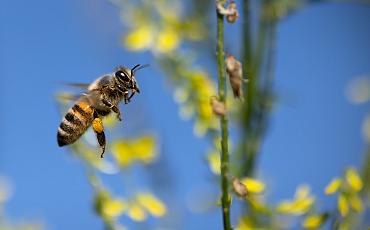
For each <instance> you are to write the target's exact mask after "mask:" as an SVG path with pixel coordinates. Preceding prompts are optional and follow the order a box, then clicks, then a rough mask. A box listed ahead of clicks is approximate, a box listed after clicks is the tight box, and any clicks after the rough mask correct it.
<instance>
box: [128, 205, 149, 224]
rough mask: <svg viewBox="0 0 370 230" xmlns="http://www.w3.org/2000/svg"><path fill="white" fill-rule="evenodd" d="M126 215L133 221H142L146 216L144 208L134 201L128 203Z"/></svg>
mask: <svg viewBox="0 0 370 230" xmlns="http://www.w3.org/2000/svg"><path fill="white" fill-rule="evenodd" d="M127 215H128V216H129V217H130V218H131V219H132V220H134V221H144V220H145V219H146V217H147V215H146V213H145V211H144V209H143V208H142V207H141V206H140V205H139V204H136V203H132V204H130V206H129V207H128V212H127Z"/></svg>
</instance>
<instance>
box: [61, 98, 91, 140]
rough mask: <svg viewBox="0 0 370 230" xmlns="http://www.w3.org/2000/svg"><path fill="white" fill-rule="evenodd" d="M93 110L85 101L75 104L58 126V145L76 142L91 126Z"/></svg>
mask: <svg viewBox="0 0 370 230" xmlns="http://www.w3.org/2000/svg"><path fill="white" fill-rule="evenodd" d="M92 115H93V110H92V108H91V107H90V106H89V105H88V104H87V103H85V102H79V103H77V104H75V105H74V106H73V107H72V108H71V109H70V110H69V111H68V113H67V114H66V115H65V117H64V118H63V120H62V122H61V123H60V126H59V128H58V135H57V139H58V145H59V146H64V145H69V144H72V143H73V142H75V141H76V140H77V139H78V138H79V137H80V136H81V135H82V134H83V133H84V132H85V131H86V130H87V128H88V127H89V126H90V124H91V122H92Z"/></svg>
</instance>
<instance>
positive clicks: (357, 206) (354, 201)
mask: <svg viewBox="0 0 370 230" xmlns="http://www.w3.org/2000/svg"><path fill="white" fill-rule="evenodd" d="M348 201H349V204H350V205H351V207H352V209H353V210H355V211H356V212H362V210H363V207H362V200H361V199H360V197H359V196H358V195H357V194H352V195H350V196H349V197H348Z"/></svg>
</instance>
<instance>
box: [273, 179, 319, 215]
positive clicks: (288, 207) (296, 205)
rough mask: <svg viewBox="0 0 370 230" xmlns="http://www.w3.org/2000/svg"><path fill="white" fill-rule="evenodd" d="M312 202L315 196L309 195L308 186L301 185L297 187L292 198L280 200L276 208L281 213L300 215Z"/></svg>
mask: <svg viewBox="0 0 370 230" xmlns="http://www.w3.org/2000/svg"><path fill="white" fill-rule="evenodd" d="M314 202H315V198H314V197H313V196H311V195H310V189H309V187H308V186H307V185H303V186H299V187H298V189H297V191H296V193H295V196H294V199H293V200H287V201H283V202H281V203H280V204H279V205H278V206H277V207H276V209H277V211H278V212H281V213H286V214H294V215H301V214H304V213H306V212H307V211H308V210H309V209H310V208H311V206H312V205H313V203H314Z"/></svg>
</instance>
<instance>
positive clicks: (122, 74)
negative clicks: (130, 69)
mask: <svg viewBox="0 0 370 230" xmlns="http://www.w3.org/2000/svg"><path fill="white" fill-rule="evenodd" d="M116 77H118V78H119V79H120V80H122V81H125V82H129V81H130V78H129V76H128V75H127V74H126V73H125V72H124V71H117V72H116Z"/></svg>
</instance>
